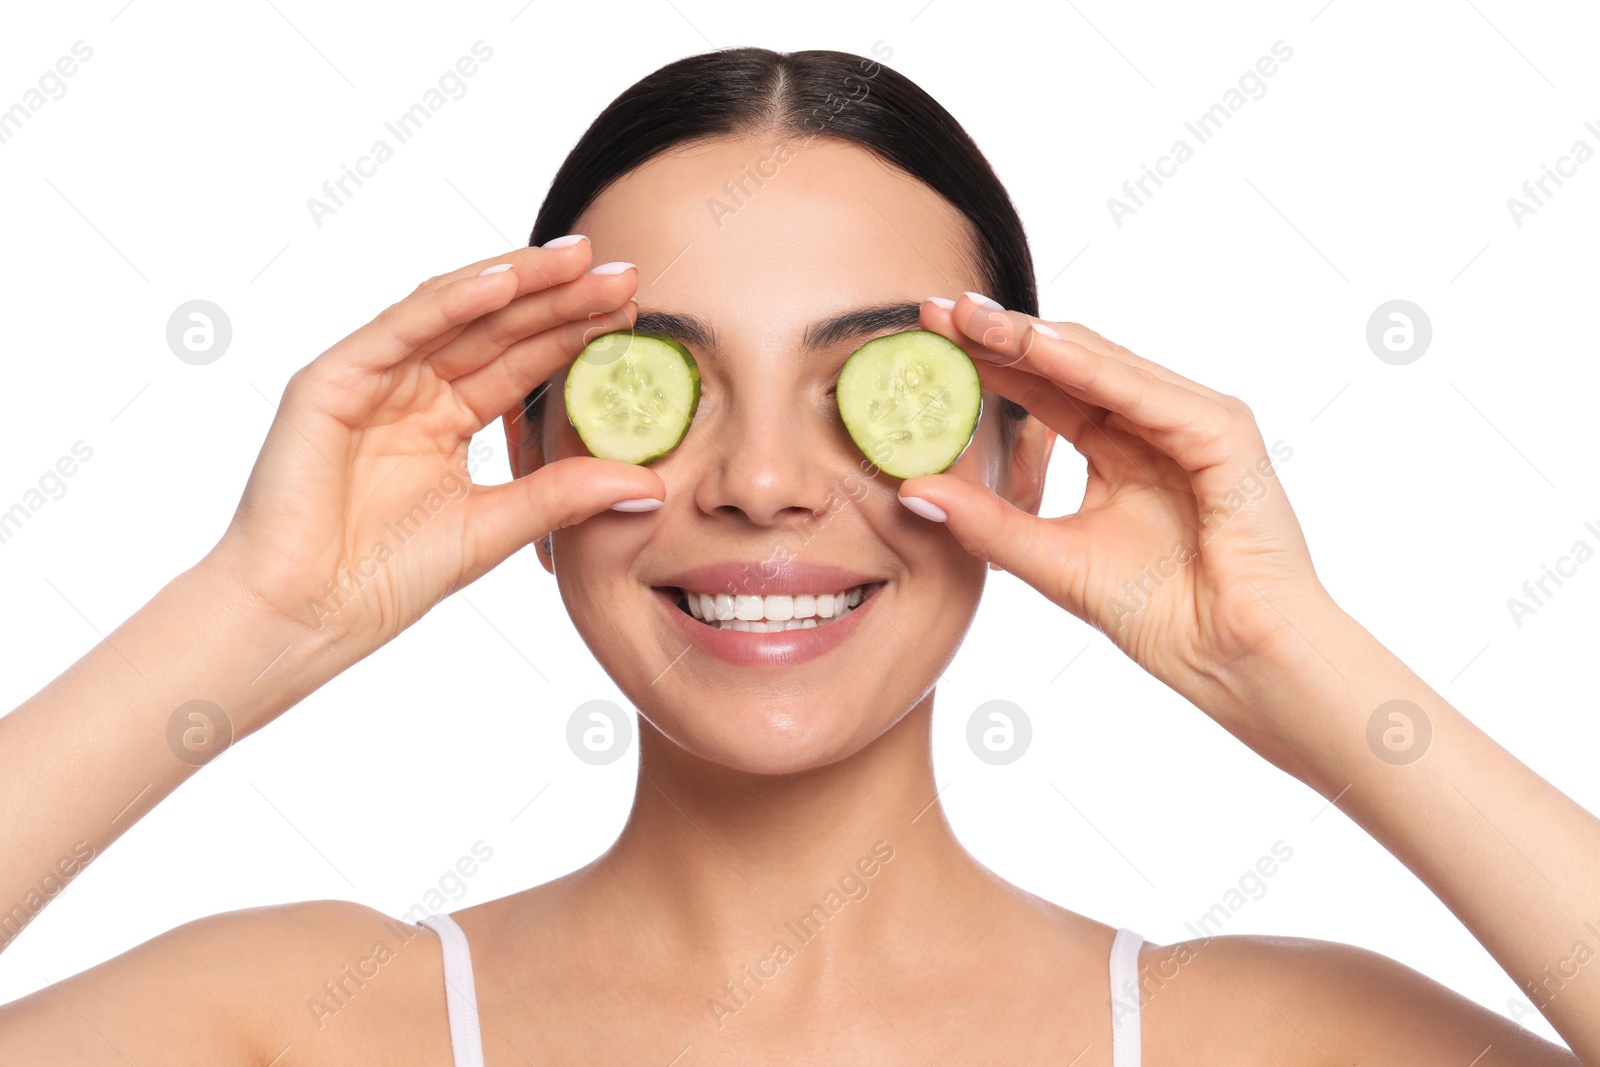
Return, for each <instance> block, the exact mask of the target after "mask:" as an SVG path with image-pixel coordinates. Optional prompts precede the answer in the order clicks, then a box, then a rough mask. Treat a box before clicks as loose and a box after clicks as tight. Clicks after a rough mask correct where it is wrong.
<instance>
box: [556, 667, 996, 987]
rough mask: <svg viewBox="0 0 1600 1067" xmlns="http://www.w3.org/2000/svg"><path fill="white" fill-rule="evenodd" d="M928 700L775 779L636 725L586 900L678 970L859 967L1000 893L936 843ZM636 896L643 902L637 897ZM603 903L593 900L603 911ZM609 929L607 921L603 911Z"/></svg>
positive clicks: (939, 831)
mask: <svg viewBox="0 0 1600 1067" xmlns="http://www.w3.org/2000/svg"><path fill="white" fill-rule="evenodd" d="M932 714H933V696H932V694H931V693H930V694H929V696H928V697H926V698H925V699H924V700H923V701H922V702H921V703H920V704H918V705H917V706H916V707H915V708H913V709H912V710H911V711H910V712H908V713H907V714H906V715H905V716H904V717H903V718H902V719H901V720H900V721H899V722H898V723H896V724H895V726H894V727H892V728H891V729H889V730H888V731H886V732H885V733H884V734H883V735H881V736H880V737H878V738H877V739H876V740H874V741H873V742H872V743H871V744H869V745H867V746H866V747H865V748H863V749H862V750H861V751H859V752H857V753H855V754H854V755H852V756H850V757H848V758H846V759H843V760H839V761H837V762H835V763H832V764H829V765H827V766H825V767H819V768H815V769H812V770H808V771H804V772H799V773H795V774H786V775H770V774H766V775H758V774H745V773H742V772H737V771H732V770H730V769H729V768H727V767H722V766H719V765H715V764H710V763H707V762H706V761H704V760H700V759H698V758H697V757H694V756H692V755H690V754H689V753H687V752H685V751H684V750H683V749H681V748H679V747H678V746H677V745H675V744H674V743H673V742H671V741H670V740H668V739H667V738H666V737H664V736H663V735H662V734H660V733H659V732H658V731H656V730H655V729H654V728H653V727H652V726H650V725H649V724H648V723H647V722H645V721H643V720H641V722H640V739H639V741H640V743H639V747H640V765H639V781H638V787H637V789H636V792H635V797H634V803H633V810H632V812H631V813H630V815H629V818H628V822H627V825H626V826H625V827H624V829H623V831H622V833H621V834H620V835H619V837H618V838H617V840H616V842H615V843H614V844H613V846H612V847H611V849H610V850H608V851H607V852H606V853H605V855H603V856H602V857H600V858H599V859H598V860H596V861H595V862H594V863H593V864H591V865H590V866H589V867H588V868H586V869H585V871H584V873H583V876H582V878H583V882H584V888H585V892H586V895H587V893H590V892H593V893H594V894H595V903H596V904H597V905H599V904H601V902H602V901H604V902H605V903H606V904H615V905H616V906H619V907H625V909H626V911H625V913H626V914H628V916H629V925H630V927H631V928H632V929H634V930H635V931H640V930H647V931H648V932H649V939H650V940H651V941H654V942H655V943H657V944H658V945H660V946H661V947H662V948H663V950H665V951H668V952H670V953H672V955H673V956H674V958H675V959H676V960H677V961H678V964H677V965H678V966H680V967H681V966H682V965H683V963H684V961H686V960H688V959H694V958H699V959H700V960H702V961H703V962H704V964H705V965H706V967H707V968H708V969H710V970H713V971H715V970H718V969H719V968H720V969H722V970H725V969H726V968H727V967H728V966H729V965H730V963H732V964H735V965H737V963H740V962H751V963H752V965H753V962H754V961H756V960H758V959H759V958H761V957H764V956H768V955H770V954H771V952H772V951H773V950H774V948H775V947H776V944H777V943H778V942H783V943H785V944H786V946H787V947H788V948H789V949H790V950H795V951H799V950H800V949H801V946H802V945H810V944H811V939H812V938H814V937H815V936H816V935H817V934H818V933H819V932H820V930H821V928H822V927H824V926H826V927H827V929H828V930H829V933H828V937H827V938H826V939H825V940H823V941H819V942H817V945H819V946H825V947H812V948H806V949H804V951H805V952H806V953H807V954H811V955H816V956H819V957H820V956H827V957H830V958H834V959H841V958H845V959H847V958H850V957H852V956H854V955H856V954H857V953H863V952H871V951H873V950H874V947H875V946H880V945H884V944H888V943H890V942H892V941H893V940H894V939H895V938H896V936H897V935H899V934H900V933H902V932H904V931H908V930H910V929H912V928H917V929H920V930H922V931H923V936H925V935H926V928H927V926H928V924H929V922H930V920H932V919H935V918H936V917H937V915H938V914H939V913H941V912H947V911H950V910H951V909H952V908H955V907H958V906H962V905H963V904H965V905H968V906H970V904H971V903H972V898H973V896H974V895H981V894H983V893H985V892H995V891H996V889H997V886H998V885H999V884H1000V883H999V882H998V881H997V880H996V879H994V878H993V876H992V875H990V874H989V873H988V872H987V870H986V869H985V868H983V867H982V866H981V865H980V864H978V863H977V861H976V860H974V859H973V858H972V857H971V856H970V855H969V854H968V853H967V852H966V850H965V849H964V848H962V846H961V844H960V842H959V841H957V840H956V838H955V835H954V834H953V832H952V831H951V828H950V825H949V823H948V821H947V820H946V819H945V816H944V811H943V809H942V807H941V805H940V803H939V800H938V795H937V794H938V787H937V786H936V784H935V782H934V778H933V764H932V754H931V734H930V723H931V720H932ZM641 886H648V887H649V891H648V892H641V891H639V887H641ZM607 898H609V900H608V899H607ZM612 914H616V913H615V912H613V913H612Z"/></svg>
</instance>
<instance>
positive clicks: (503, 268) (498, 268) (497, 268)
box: [478, 263, 511, 278]
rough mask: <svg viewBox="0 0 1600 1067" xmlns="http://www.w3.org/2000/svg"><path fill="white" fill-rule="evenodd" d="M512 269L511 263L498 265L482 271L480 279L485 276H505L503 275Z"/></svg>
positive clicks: (479, 274)
mask: <svg viewBox="0 0 1600 1067" xmlns="http://www.w3.org/2000/svg"><path fill="white" fill-rule="evenodd" d="M510 269H511V264H509V263H496V264H495V265H494V266H492V267H485V268H483V269H482V270H480V271H479V272H478V277H480V278H481V277H483V276H484V275H485V274H503V273H505V272H506V271H508V270H510Z"/></svg>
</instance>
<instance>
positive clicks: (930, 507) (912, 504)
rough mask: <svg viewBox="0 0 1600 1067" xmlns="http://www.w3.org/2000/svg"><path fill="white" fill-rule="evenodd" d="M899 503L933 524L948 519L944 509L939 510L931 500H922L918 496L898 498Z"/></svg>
mask: <svg viewBox="0 0 1600 1067" xmlns="http://www.w3.org/2000/svg"><path fill="white" fill-rule="evenodd" d="M900 503H902V504H904V505H905V506H906V507H908V508H910V509H911V510H912V511H914V512H916V513H917V514H918V515H921V516H922V517H923V518H925V519H931V520H933V521H934V522H944V521H945V520H946V519H948V518H949V517H950V516H949V514H948V513H946V511H945V510H944V508H941V507H940V506H939V505H938V504H935V503H934V502H933V501H931V500H924V499H922V498H921V497H920V496H903V497H901V498H900Z"/></svg>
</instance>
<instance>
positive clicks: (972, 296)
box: [961, 293, 1005, 311]
mask: <svg viewBox="0 0 1600 1067" xmlns="http://www.w3.org/2000/svg"><path fill="white" fill-rule="evenodd" d="M961 295H962V296H964V297H966V298H967V299H968V300H970V301H972V302H973V303H974V304H980V305H982V306H983V307H986V308H990V309H992V310H994V311H1004V310H1005V309H1004V308H1002V307H1001V306H1000V305H999V304H997V303H995V302H994V301H993V300H990V299H989V298H988V297H986V296H984V295H983V294H982V293H962V294H961Z"/></svg>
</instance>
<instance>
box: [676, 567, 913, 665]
mask: <svg viewBox="0 0 1600 1067" xmlns="http://www.w3.org/2000/svg"><path fill="white" fill-rule="evenodd" d="M823 569H824V570H826V569H827V568H823ZM843 573H844V572H833V573H832V574H829V575H827V578H828V580H829V581H833V580H835V578H836V577H837V576H838V575H841V574H843ZM810 576H814V575H810ZM869 581H870V579H869ZM863 584H867V583H866V582H862V581H852V580H850V579H849V576H846V582H845V584H843V585H840V586H839V587H838V588H840V589H846V588H850V587H852V586H854V585H863ZM688 588H691V589H692V588H694V587H693V586H689V587H688ZM805 588H806V589H827V588H833V587H832V586H829V585H827V584H826V583H824V584H822V585H809V586H806V587H805ZM701 591H702V592H710V588H709V587H708V588H703V589H702V590H701ZM652 592H653V594H654V595H655V598H656V599H657V600H658V601H659V602H660V603H661V604H662V606H663V607H665V608H666V610H667V614H668V615H669V616H671V618H672V620H673V625H675V626H677V628H678V631H679V632H680V633H681V634H683V636H684V639H685V640H687V641H688V642H689V643H690V644H691V645H693V646H694V647H695V648H697V649H699V650H700V651H701V652H704V653H705V654H706V655H708V656H714V657H716V658H717V659H720V660H722V661H723V662H724V663H731V664H733V665H734V666H736V667H792V666H794V665H795V664H798V663H805V662H807V661H808V660H813V659H816V658H817V657H818V656H821V655H823V654H824V653H827V652H829V651H831V650H832V649H834V648H837V647H838V646H839V645H841V644H843V643H844V642H845V641H846V640H848V639H849V637H850V635H851V634H853V633H855V632H856V630H857V629H858V628H859V627H860V626H861V616H863V615H865V614H866V613H867V612H868V611H870V610H871V609H872V606H873V604H874V602H875V601H876V600H877V599H878V594H879V593H880V592H882V586H881V585H880V586H878V587H877V588H874V589H871V590H869V591H868V592H867V594H866V595H865V596H864V597H863V598H862V600H861V603H859V604H857V605H856V606H855V607H854V608H852V609H851V610H850V613H849V614H848V615H846V616H845V617H844V618H842V619H839V620H837V621H835V622H830V623H828V624H827V625H819V626H813V627H811V628H810V629H805V630H783V631H781V632H779V633H768V634H757V633H750V632H748V631H744V630H723V629H719V628H717V627H715V626H710V625H708V624H706V623H703V622H701V621H700V620H699V619H697V618H695V617H694V616H693V615H690V614H689V613H688V612H686V611H684V610H682V609H681V608H679V607H678V597H677V593H676V591H675V590H672V589H660V588H658V589H654V590H652ZM774 592H777V590H774ZM751 595H753V594H751Z"/></svg>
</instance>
